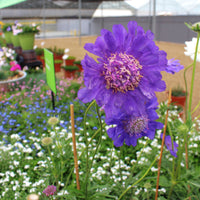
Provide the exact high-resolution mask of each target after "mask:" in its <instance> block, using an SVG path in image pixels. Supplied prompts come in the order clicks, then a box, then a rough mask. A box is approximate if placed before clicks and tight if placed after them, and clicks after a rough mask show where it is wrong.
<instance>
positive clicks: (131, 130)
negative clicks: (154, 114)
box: [124, 116, 148, 136]
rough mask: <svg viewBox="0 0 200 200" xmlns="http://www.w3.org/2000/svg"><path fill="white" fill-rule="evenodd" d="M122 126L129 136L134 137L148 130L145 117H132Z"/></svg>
mask: <svg viewBox="0 0 200 200" xmlns="http://www.w3.org/2000/svg"><path fill="white" fill-rule="evenodd" d="M124 125H125V130H126V131H127V133H128V134H129V135H130V136H133V135H135V136H136V135H139V134H140V133H141V132H145V129H147V128H148V118H147V117H146V116H140V117H134V118H132V119H131V120H130V121H129V122H127V121H126V122H125V123H124Z"/></svg>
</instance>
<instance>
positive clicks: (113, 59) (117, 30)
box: [78, 21, 170, 114]
mask: <svg viewBox="0 0 200 200" xmlns="http://www.w3.org/2000/svg"><path fill="white" fill-rule="evenodd" d="M153 38H154V36H153V33H152V32H151V31H147V32H146V33H145V31H144V30H143V28H142V27H140V26H138V24H137V23H136V22H134V21H130V22H129V23H128V31H127V30H126V29H125V28H124V27H123V26H122V25H120V24H119V25H114V26H113V28H112V32H110V31H108V30H105V29H103V30H102V31H101V36H99V37H98V38H97V39H96V42H95V43H94V44H92V43H88V44H86V45H85V49H86V50H87V51H88V52H90V53H93V54H94V55H96V56H98V58H97V62H96V61H95V60H94V59H93V58H91V57H90V56H88V55H86V56H85V58H84V59H83V60H82V66H83V69H84V83H85V86H86V87H85V88H82V89H80V90H79V92H78V98H79V99H80V100H82V101H83V102H84V103H87V102H90V101H91V100H94V99H95V100H96V102H97V104H98V105H99V106H101V107H102V106H103V107H104V110H105V112H106V113H110V112H114V114H117V113H119V112H120V111H121V110H124V109H128V110H132V111H133V110H134V109H140V106H141V104H140V102H141V99H150V98H153V97H155V92H161V91H164V90H165V88H166V85H165V82H164V81H162V75H161V73H160V72H161V71H170V66H169V65H168V61H167V57H166V52H164V51H160V50H159V48H158V47H157V46H156V44H155V42H154V41H153ZM143 102H144V101H143Z"/></svg>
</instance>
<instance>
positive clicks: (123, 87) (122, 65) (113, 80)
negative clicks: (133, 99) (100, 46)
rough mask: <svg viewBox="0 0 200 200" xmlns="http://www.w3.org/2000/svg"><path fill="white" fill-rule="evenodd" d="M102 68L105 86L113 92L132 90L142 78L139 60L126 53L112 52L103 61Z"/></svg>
mask: <svg viewBox="0 0 200 200" xmlns="http://www.w3.org/2000/svg"><path fill="white" fill-rule="evenodd" d="M104 69H105V70H104V72H103V75H104V77H105V80H106V88H107V89H110V88H111V89H113V91H114V92H124V93H125V92H127V91H129V90H134V89H135V88H136V87H137V86H138V84H139V82H140V79H141V78H142V75H141V74H140V72H141V69H142V66H141V65H140V63H139V61H138V60H137V59H135V58H134V57H133V56H132V55H127V54H126V53H116V54H112V55H111V56H110V57H109V58H108V59H107V62H106V63H104Z"/></svg>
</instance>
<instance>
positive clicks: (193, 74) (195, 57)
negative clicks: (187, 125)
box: [188, 32, 200, 113]
mask: <svg viewBox="0 0 200 200" xmlns="http://www.w3.org/2000/svg"><path fill="white" fill-rule="evenodd" d="M199 37H200V33H199V32H198V34H197V43H196V49H195V54H194V63H193V64H194V65H193V71H192V80H191V87H190V96H189V107H188V111H189V113H191V108H192V94H193V88H194V77H195V70H196V61H197V52H198V45H199Z"/></svg>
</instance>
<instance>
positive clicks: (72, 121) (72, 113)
mask: <svg viewBox="0 0 200 200" xmlns="http://www.w3.org/2000/svg"><path fill="white" fill-rule="evenodd" d="M70 116H71V127H72V142H73V150H74V166H75V170H76V184H77V189H78V190H80V183H79V171H78V160H77V152H76V138H75V128H74V105H73V104H70Z"/></svg>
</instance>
